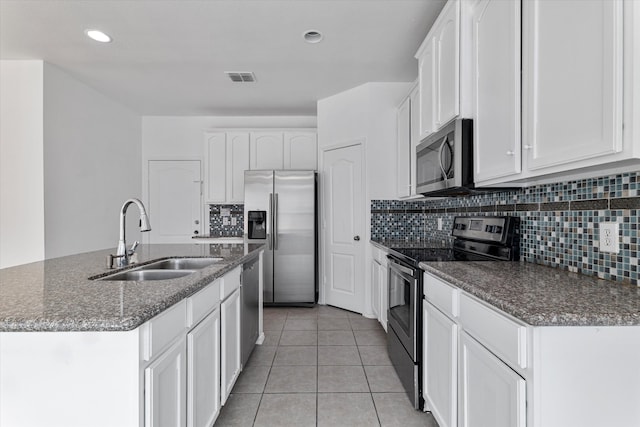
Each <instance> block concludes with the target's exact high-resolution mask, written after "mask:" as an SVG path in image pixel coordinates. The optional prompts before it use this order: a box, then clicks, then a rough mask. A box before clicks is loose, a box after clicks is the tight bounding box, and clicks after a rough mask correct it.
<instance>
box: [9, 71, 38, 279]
mask: <svg viewBox="0 0 640 427" xmlns="http://www.w3.org/2000/svg"><path fill="white" fill-rule="evenodd" d="M42 93H43V63H42V61H0V94H1V95H0V268H5V267H10V266H13V265H18V264H25V263H28V262H33V261H38V260H41V259H43V258H44V238H45V236H44V223H45V221H44V189H43V186H44V184H43V182H44V179H43V147H42V141H43V123H42V116H43V102H42Z"/></svg>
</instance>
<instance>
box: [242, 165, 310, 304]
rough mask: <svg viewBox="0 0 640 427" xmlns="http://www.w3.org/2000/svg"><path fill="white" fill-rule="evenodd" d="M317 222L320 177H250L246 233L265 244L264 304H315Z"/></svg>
mask: <svg viewBox="0 0 640 427" xmlns="http://www.w3.org/2000/svg"><path fill="white" fill-rule="evenodd" d="M316 222H317V221H316V173H315V171H289V170H252V171H245V173H244V233H245V237H246V238H247V241H248V242H249V243H265V253H264V303H265V304H314V303H315V301H316V299H317V297H316V295H317V291H316V290H317V280H316V277H317V262H316V240H317V237H316Z"/></svg>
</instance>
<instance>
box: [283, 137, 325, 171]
mask: <svg viewBox="0 0 640 427" xmlns="http://www.w3.org/2000/svg"><path fill="white" fill-rule="evenodd" d="M284 168H285V169H292V170H296V169H298V170H317V169H318V143H317V137H316V133H315V132H285V133H284Z"/></svg>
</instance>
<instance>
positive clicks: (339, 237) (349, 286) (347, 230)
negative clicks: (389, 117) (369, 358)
mask: <svg viewBox="0 0 640 427" xmlns="http://www.w3.org/2000/svg"><path fill="white" fill-rule="evenodd" d="M361 150H362V149H361V146H360V145H352V146H349V147H344V148H338V149H335V150H329V151H325V152H324V154H323V166H322V168H323V173H322V177H323V182H322V188H323V190H322V192H323V204H322V205H323V229H324V243H325V244H324V246H325V250H324V291H325V302H326V303H327V304H331V305H333V306H336V307H341V308H344V309H347V310H352V311H355V312H358V313H362V311H363V308H364V265H363V260H364V248H365V242H364V240H363V239H362V237H363V236H364V232H365V230H364V228H363V210H362V209H363V203H364V200H363V197H364V190H363V181H362V152H361Z"/></svg>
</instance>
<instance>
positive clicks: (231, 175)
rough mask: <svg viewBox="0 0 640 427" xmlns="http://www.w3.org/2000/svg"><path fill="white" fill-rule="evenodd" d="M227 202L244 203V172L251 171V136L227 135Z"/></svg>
mask: <svg viewBox="0 0 640 427" xmlns="http://www.w3.org/2000/svg"><path fill="white" fill-rule="evenodd" d="M227 141H228V148H227V202H233V203H243V202H244V171H245V170H247V169H249V135H248V134H247V133H246V132H229V133H227Z"/></svg>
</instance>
